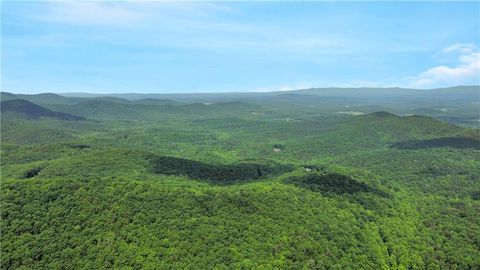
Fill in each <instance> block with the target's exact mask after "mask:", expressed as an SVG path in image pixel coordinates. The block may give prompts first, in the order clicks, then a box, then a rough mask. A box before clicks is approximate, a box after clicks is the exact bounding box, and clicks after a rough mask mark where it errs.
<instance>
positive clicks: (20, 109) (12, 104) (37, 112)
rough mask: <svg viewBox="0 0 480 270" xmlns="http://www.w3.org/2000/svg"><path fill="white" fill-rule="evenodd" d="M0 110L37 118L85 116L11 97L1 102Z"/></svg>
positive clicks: (77, 117)
mask: <svg viewBox="0 0 480 270" xmlns="http://www.w3.org/2000/svg"><path fill="white" fill-rule="evenodd" d="M0 106H1V111H2V114H3V113H14V114H16V115H20V116H23V117H26V118H31V119H37V118H43V117H49V118H56V119H60V120H68V121H77V120H84V119H85V118H83V117H80V116H76V115H73V114H68V113H62V112H56V111H51V110H49V109H47V108H45V107H42V106H40V105H37V104H35V103H32V102H30V101H27V100H23V99H11V100H5V101H2V102H1V105H0Z"/></svg>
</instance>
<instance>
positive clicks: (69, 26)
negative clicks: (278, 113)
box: [0, 1, 480, 93]
mask: <svg viewBox="0 0 480 270" xmlns="http://www.w3.org/2000/svg"><path fill="white" fill-rule="evenodd" d="M1 27H2V28H1V55H0V57H1V90H2V91H9V92H14V93H40V92H59V93H66V92H90V93H127V92H128V93H131V92H137V93H173V92H229V91H279V90H280V91H288V90H293V89H300V88H311V87H408V88H422V89H423V88H425V89H429V88H438V87H449V86H456V85H478V84H480V51H479V47H480V2H478V1H476V2H155V1H147V2H138V1H137V2H127V1H121V2H120V1H119V2H115V1H109V2H79V1H76V2H64V1H62V2H60V1H55V2H42V1H22V2H18V1H17V2H14V1H12V2H8V1H2V2H1Z"/></svg>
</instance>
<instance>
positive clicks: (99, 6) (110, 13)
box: [37, 1, 142, 26]
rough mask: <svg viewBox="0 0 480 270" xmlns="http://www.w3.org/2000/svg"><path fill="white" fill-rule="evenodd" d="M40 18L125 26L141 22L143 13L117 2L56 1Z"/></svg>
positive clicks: (74, 22) (83, 23) (65, 21)
mask: <svg viewBox="0 0 480 270" xmlns="http://www.w3.org/2000/svg"><path fill="white" fill-rule="evenodd" d="M37 18H38V19H41V20H45V21H51V22H58V23H70V24H78V25H108V26H124V25H130V24H132V23H136V22H139V21H140V20H141V19H142V13H140V12H138V11H135V10H134V9H132V8H128V7H126V6H124V5H121V4H120V3H115V2H70V1H69V2H54V3H51V4H50V5H49V9H48V11H47V14H45V15H41V16H37Z"/></svg>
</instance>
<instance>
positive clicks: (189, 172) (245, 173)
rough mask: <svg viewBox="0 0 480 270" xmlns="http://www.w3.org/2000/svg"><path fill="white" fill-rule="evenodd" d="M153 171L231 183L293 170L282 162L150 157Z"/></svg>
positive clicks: (218, 182)
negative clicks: (230, 161) (210, 161)
mask: <svg viewBox="0 0 480 270" xmlns="http://www.w3.org/2000/svg"><path fill="white" fill-rule="evenodd" d="M150 161H151V163H152V168H153V171H154V172H155V173H158V174H165V175H186V176H188V177H190V178H193V179H197V180H201V181H207V182H210V183H214V184H233V183H237V182H243V181H251V180H257V179H261V178H266V177H271V176H276V175H280V174H283V173H286V172H289V171H291V170H293V166H291V165H283V164H278V163H276V164H269V165H266V164H258V163H244V162H242V163H237V164H229V165H223V164H209V163H204V162H200V161H195V160H189V159H182V158H175V157H165V156H162V157H151V158H150Z"/></svg>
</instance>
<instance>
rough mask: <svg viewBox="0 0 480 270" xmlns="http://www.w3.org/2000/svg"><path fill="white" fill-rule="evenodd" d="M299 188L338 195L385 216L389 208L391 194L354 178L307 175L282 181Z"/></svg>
mask: <svg viewBox="0 0 480 270" xmlns="http://www.w3.org/2000/svg"><path fill="white" fill-rule="evenodd" d="M284 182H285V183H286V184H292V185H295V186H297V187H299V188H303V189H307V190H310V191H313V192H318V193H321V194H322V195H323V196H327V197H331V196H335V195H340V196H341V197H342V198H344V199H347V200H348V201H350V202H352V203H357V204H360V205H362V206H363V207H364V208H365V209H368V210H371V211H374V212H377V214H380V215H385V214H386V213H388V211H389V208H390V207H391V200H390V199H391V198H392V197H393V196H392V194H390V193H387V192H386V191H383V190H381V189H378V188H376V187H373V186H370V185H368V184H365V183H362V182H360V181H358V180H355V179H354V178H351V177H349V176H346V175H342V174H339V173H327V174H309V175H304V176H297V177H292V178H289V179H287V180H285V181H284Z"/></svg>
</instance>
